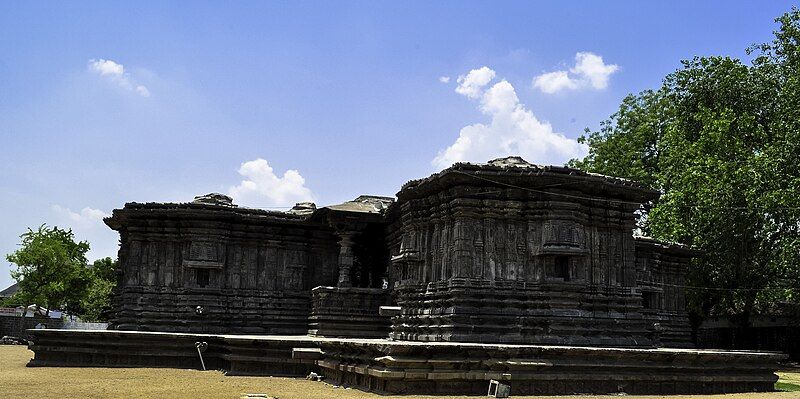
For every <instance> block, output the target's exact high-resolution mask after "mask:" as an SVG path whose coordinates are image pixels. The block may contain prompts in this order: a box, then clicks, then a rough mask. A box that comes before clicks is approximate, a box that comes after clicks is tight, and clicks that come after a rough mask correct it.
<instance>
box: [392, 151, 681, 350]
mask: <svg viewBox="0 0 800 399" xmlns="http://www.w3.org/2000/svg"><path fill="white" fill-rule="evenodd" d="M657 196H658V193H657V192H655V191H652V190H648V189H646V188H644V187H643V186H641V185H639V184H637V183H634V182H631V181H628V180H624V179H618V178H611V177H607V176H599V175H592V174H587V173H584V172H580V171H577V170H574V169H568V168H562V167H553V166H550V167H538V166H535V165H531V164H529V163H527V162H525V161H524V160H522V159H521V158H517V157H512V158H505V159H498V160H494V161H490V162H489V163H488V164H483V165H473V164H459V165H456V166H454V167H452V168H449V169H446V170H444V171H442V172H440V173H437V174H435V175H433V176H430V177H428V178H426V179H422V180H416V181H412V182H409V183H407V184H406V185H405V186H403V188H402V189H401V190H400V192H399V193H398V194H397V197H398V201H397V203H396V204H394V205H393V206H392V207H390V208H389V210H388V211H387V220H388V221H389V223H390V228H389V236H388V242H389V245H390V248H391V253H392V255H393V256H392V269H391V270H392V271H393V275H392V277H393V279H394V281H396V283H395V285H394V289H395V293H396V300H397V304H398V305H399V306H400V308H401V313H400V315H399V316H398V317H395V318H394V319H393V320H392V337H393V338H396V339H404V340H419V341H465V342H503V343H544V344H569V345H606V346H629V347H636V346H644V347H647V346H662V345H669V346H685V345H688V344H689V342H690V337H689V329H688V323H687V319H686V314H685V311H684V294H683V290H682V289H681V288H680V287H682V286H683V285H684V284H683V276H684V275H685V273H686V268H687V266H688V264H689V261H690V259H691V257H692V255H693V251H691V250H689V249H687V248H684V247H682V246H679V245H666V244H660V243H657V242H655V241H652V240H647V239H642V238H635V237H634V236H633V235H632V232H633V230H634V228H635V224H636V215H635V213H634V212H635V211H637V210H638V209H639V207H640V206H641V204H642V203H645V202H647V201H650V200H653V199H655V198H657Z"/></svg>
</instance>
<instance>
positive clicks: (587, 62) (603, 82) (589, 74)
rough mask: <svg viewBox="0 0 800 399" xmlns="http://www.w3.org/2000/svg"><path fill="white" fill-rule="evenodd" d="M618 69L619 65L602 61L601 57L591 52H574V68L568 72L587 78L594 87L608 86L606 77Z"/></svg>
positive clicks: (603, 87) (602, 87)
mask: <svg viewBox="0 0 800 399" xmlns="http://www.w3.org/2000/svg"><path fill="white" fill-rule="evenodd" d="M617 70H619V66H617V65H614V64H610V65H606V64H605V63H604V62H603V57H601V56H599V55H597V54H592V53H578V54H575V68H572V69H571V70H570V72H572V73H574V74H577V75H578V76H582V77H583V78H585V79H587V80H588V81H589V83H590V84H591V85H592V87H594V88H595V89H598V90H599V89H605V88H606V87H608V78H609V77H610V76H611V74H613V73H614V72H616V71H617Z"/></svg>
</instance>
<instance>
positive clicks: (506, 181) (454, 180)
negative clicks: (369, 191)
mask: <svg viewBox="0 0 800 399" xmlns="http://www.w3.org/2000/svg"><path fill="white" fill-rule="evenodd" d="M454 185H474V186H503V187H516V188H520V189H524V190H537V191H541V190H544V189H549V188H551V187H558V188H557V190H559V191H567V190H568V191H581V192H584V193H585V194H588V195H586V196H585V198H587V199H588V198H599V199H614V200H622V201H632V202H638V203H643V202H647V201H649V200H652V199H655V198H658V196H659V195H660V193H659V192H658V191H657V190H652V189H650V188H648V187H647V186H645V185H643V184H641V183H638V182H636V181H633V180H629V179H624V178H621V177H613V176H606V175H601V174H597V173H589V172H585V171H582V170H580V169H575V168H569V167H566V166H553V165H536V164H532V163H530V162H527V161H526V160H524V159H522V158H521V157H518V156H509V157H505V158H497V159H492V160H490V161H488V162H486V163H467V162H459V163H456V164H454V165H453V166H451V167H449V168H447V169H444V170H442V171H440V172H438V173H434V174H432V175H430V176H428V177H426V178H423V179H417V180H411V181H409V182H407V183H406V184H404V185H403V187H402V188H401V189H400V192H398V193H397V197H398V199H400V200H403V199H407V198H414V197H416V196H418V195H420V196H424V195H428V194H430V193H431V192H433V191H437V190H441V189H442V188H444V187H450V186H454ZM552 191H553V190H548V192H552ZM542 192H543V191H542Z"/></svg>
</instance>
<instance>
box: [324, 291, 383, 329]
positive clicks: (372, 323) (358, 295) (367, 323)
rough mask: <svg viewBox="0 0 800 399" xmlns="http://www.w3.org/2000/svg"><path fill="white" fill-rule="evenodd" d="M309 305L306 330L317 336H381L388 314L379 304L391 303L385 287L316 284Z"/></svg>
mask: <svg viewBox="0 0 800 399" xmlns="http://www.w3.org/2000/svg"><path fill="white" fill-rule="evenodd" d="M311 297H312V309H311V316H309V318H308V334H309V335H313V336H318V337H354V338H355V337H357V338H384V337H387V336H389V326H390V322H389V318H388V317H384V316H381V315H380V314H379V309H380V307H381V306H386V305H389V304H391V297H390V295H389V290H388V289H381V288H353V287H349V288H341V287H316V288H314V289H313V290H311Z"/></svg>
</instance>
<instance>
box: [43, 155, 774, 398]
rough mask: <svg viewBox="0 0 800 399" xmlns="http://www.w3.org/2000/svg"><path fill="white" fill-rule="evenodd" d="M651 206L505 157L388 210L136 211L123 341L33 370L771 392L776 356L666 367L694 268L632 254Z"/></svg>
mask: <svg viewBox="0 0 800 399" xmlns="http://www.w3.org/2000/svg"><path fill="white" fill-rule="evenodd" d="M658 195H659V193H658V192H657V191H653V190H650V189H648V188H646V187H644V186H642V185H640V184H638V183H636V182H633V181H630V180H625V179H620V178H614V177H609V176H602V175H596V174H590V173H586V172H582V171H579V170H576V169H570V168H565V167H557V166H538V165H533V164H530V163H528V162H526V161H525V160H523V159H521V158H519V157H508V158H501V159H496V160H492V161H489V162H488V163H485V164H470V163H459V164H455V165H453V166H452V167H450V168H447V169H445V170H443V171H441V172H439V173H435V174H433V175H431V176H429V177H427V178H424V179H420V180H414V181H411V182H408V183H406V184H405V185H404V186H403V187H402V188H401V189H400V191H399V192H398V193H397V195H396V200H395V198H388V197H377V196H360V197H358V198H356V199H354V200H352V201H348V202H345V203H343V204H338V205H332V206H326V207H320V208H317V207H316V205H315V204H313V203H300V204H297V205H296V206H295V207H294V208H292V209H291V210H289V211H286V212H278V211H265V210H259V209H249V208H243V207H239V206H237V205H235V204H234V203H233V202H232V200H231V198H229V197H226V196H224V195H220V194H209V195H206V196H200V197H197V198H196V199H195V200H194V201H192V202H189V203H144V204H142V203H128V204H126V205H125V206H124V208H122V209H118V210H115V211H114V212H113V215H112V216H111V217H110V218H107V219H106V223H107V224H108V226H109V227H111V228H112V229H114V230H116V231H118V232H119V234H120V251H119V260H120V262H119V270H118V272H119V274H118V276H119V279H118V286H117V288H116V291H115V303H114V315H113V318H112V323H111V324H112V327H111V328H112V329H113V330H110V331H101V332H74V331H73V332H70V331H60V330H50V331H35V332H34V336H35V337H36V338H37V340H36V344H35V345H34V346H33V347H32V349H33V350H34V351H35V352H36V358H35V359H33V360H32V361H31V365H33V366H48V365H64V364H66V365H75V364H80V365H115V366H120V365H126V366H142V365H160V366H173V367H197V366H196V363H197V361H196V356H197V355H198V353H197V348H195V347H194V346H193V345H194V343H196V342H199V341H203V342H206V344H207V348H208V351H207V352H206V355H205V356H206V363H205V364H208V365H210V366H211V367H213V368H218V369H223V370H226V371H227V372H228V373H229V374H251V375H252V374H255V375H265V374H267V375H277V374H282V375H302V374H304V373H307V372H309V371H317V372H320V373H323V374H325V375H326V376H328V377H329V381H334V382H339V383H348V384H352V385H356V386H360V387H362V388H365V389H371V390H377V391H382V392H392V393H462V394H463V393H467V394H479V393H485V392H486V390H485V384H486V383H487V382H488V380H499V381H506V382H510V383H511V391H512V393H514V394H534V393H535V394H548V393H549V394H563V393H577V392H582V393H587V392H594V393H613V392H627V393H697V392H700V393H712V392H737V391H753V390H758V391H765V390H771V389H772V386H773V383H774V381H775V380H776V376H775V375H774V374H773V370H774V369H775V364H776V361H777V360H779V359H781V356H780V355H778V354H774V353H753V352H749V353H748V352H724V351H707V350H705V351H700V350H690V349H667V348H690V347H691V346H692V344H691V337H690V335H691V334H690V328H689V324H688V321H687V316H686V311H685V293H684V287H685V281H684V276H685V275H686V272H687V270H688V268H689V267H690V264H691V259H692V258H693V257H695V256H699V255H700V253H699V252H697V251H695V250H693V249H690V248H687V247H685V246H682V245H678V244H667V243H661V242H657V241H654V240H652V239H648V238H642V237H635V236H634V234H633V232H634V230H635V227H636V222H637V214H636V212H637V210H639V209H640V207H641V205H642V204H644V203H647V202H648V201H652V200H654V199H656V198H657V197H658ZM200 333H202V335H200ZM121 343H124V344H121ZM120 345H122V346H120ZM123 347H124V350H123V349H120V348H123Z"/></svg>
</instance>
